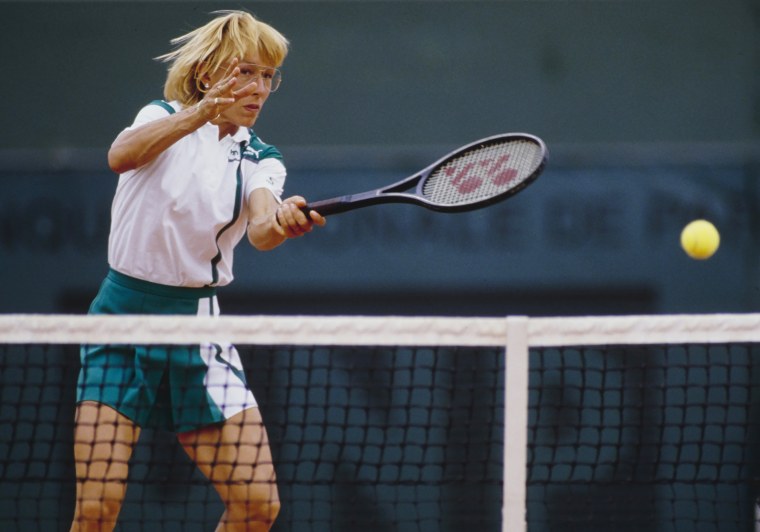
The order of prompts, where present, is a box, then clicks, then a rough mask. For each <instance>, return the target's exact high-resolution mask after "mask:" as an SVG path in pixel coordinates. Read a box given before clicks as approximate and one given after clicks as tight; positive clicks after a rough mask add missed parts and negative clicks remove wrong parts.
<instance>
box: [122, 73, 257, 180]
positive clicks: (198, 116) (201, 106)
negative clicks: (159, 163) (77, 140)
mask: <svg viewBox="0 0 760 532" xmlns="http://www.w3.org/2000/svg"><path fill="white" fill-rule="evenodd" d="M235 64H237V60H235ZM239 72H240V70H239V69H238V68H237V67H235V68H234V69H233V70H232V72H231V73H230V74H229V76H227V77H225V78H224V79H223V80H221V81H219V82H218V83H216V84H215V85H214V87H213V88H211V89H210V90H209V92H207V93H206V95H205V96H204V98H203V99H202V100H201V101H200V102H198V103H197V104H195V105H193V106H191V107H187V108H185V109H182V110H181V111H178V112H176V113H173V114H170V115H168V116H166V117H164V118H160V119H158V120H154V121H152V122H149V123H147V124H143V125H142V126H139V127H136V128H135V129H130V130H125V131H122V132H121V133H119V135H118V136H117V137H116V139H115V140H114V141H113V144H111V148H110V149H109V150H108V166H110V167H111V170H113V171H114V172H116V173H117V174H123V173H124V172H127V171H129V170H134V169H135V168H139V167H140V166H143V165H145V164H148V163H149V162H151V161H152V160H153V159H155V158H156V157H158V156H159V155H160V154H161V153H162V152H163V151H164V150H166V149H167V148H169V147H170V146H172V145H173V144H174V143H175V142H177V141H178V140H180V139H181V138H183V137H185V136H186V135H189V134H190V133H192V132H193V131H195V130H196V129H198V128H199V127H201V126H202V125H203V124H205V123H206V122H209V121H213V120H214V119H216V118H217V117H218V116H219V115H220V113H222V112H223V111H224V110H225V109H226V108H227V107H229V106H230V105H232V104H234V103H235V101H236V100H237V99H238V98H239V97H243V96H246V95H247V94H248V93H249V92H250V90H251V86H250V85H249V86H246V87H243V88H241V89H239V90H233V89H234V88H235V84H236V81H237V80H236V78H235V76H236V75H237V74H238V73H239ZM252 85H254V84H252ZM254 87H255V85H254Z"/></svg>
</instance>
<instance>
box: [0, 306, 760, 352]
mask: <svg viewBox="0 0 760 532" xmlns="http://www.w3.org/2000/svg"><path fill="white" fill-rule="evenodd" d="M510 320H512V321H513V322H514V321H515V320H519V321H520V323H522V324H524V326H525V327H527V331H526V333H527V344H528V345H529V346H535V347H542V346H543V347H547V346H560V345H567V346H570V345H614V344H622V343H624V344H642V345H644V344H650V345H651V344H669V343H723V342H760V314H698V315H688V314H684V315H651V316H609V317H604V316H588V317H558V318H524V317H512V318H510V317H507V318H493V317H482V318H464V317H451V318H449V317H399V316H380V317H368V316H222V317H215V318H214V317H211V318H210V317H185V316H79V315H42V314H6V315H0V342H2V343H39V344H44V343H70V344H77V343H86V342H88V343H95V342H111V343H146V344H147V343H160V342H164V343H182V342H187V343H198V342H207V341H229V342H234V343H241V344H260V345H397V346H402V345H439V346H503V345H506V343H507V336H508V334H507V330H508V323H509V322H510Z"/></svg>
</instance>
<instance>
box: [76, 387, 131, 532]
mask: <svg viewBox="0 0 760 532" xmlns="http://www.w3.org/2000/svg"><path fill="white" fill-rule="evenodd" d="M139 435H140V429H139V427H137V426H136V425H135V424H134V423H132V421H130V420H129V419H128V418H126V417H124V416H123V415H121V414H119V413H118V412H117V411H116V410H114V409H113V408H111V407H110V406H106V405H104V404H101V403H96V402H93V401H84V402H82V403H80V404H79V406H77V411H76V418H75V429H74V461H75V467H76V475H77V499H76V507H75V510H74V520H73V522H72V524H71V530H72V532H74V531H90V530H98V531H105V530H113V528H114V526H116V518H117V517H118V516H119V511H120V510H121V504H122V501H123V500H124V495H125V493H126V491H127V472H128V467H129V465H128V462H129V458H130V456H131V455H132V450H133V449H134V446H135V443H137V439H138V438H139Z"/></svg>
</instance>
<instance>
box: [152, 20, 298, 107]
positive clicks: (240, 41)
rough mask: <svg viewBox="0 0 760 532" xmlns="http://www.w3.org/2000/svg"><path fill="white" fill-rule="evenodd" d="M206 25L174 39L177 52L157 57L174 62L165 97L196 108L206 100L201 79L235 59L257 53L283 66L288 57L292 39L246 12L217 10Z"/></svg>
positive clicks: (272, 64)
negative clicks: (202, 100)
mask: <svg viewBox="0 0 760 532" xmlns="http://www.w3.org/2000/svg"><path fill="white" fill-rule="evenodd" d="M212 14H214V15H219V16H217V17H216V18H214V19H213V20H211V21H210V22H208V23H207V24H206V25H204V26H201V27H200V28H197V29H195V30H193V31H191V32H190V33H187V34H185V35H182V36H180V37H176V38H174V39H172V40H171V44H172V45H173V46H175V47H176V49H175V50H173V51H171V52H169V53H167V54H164V55H160V56H158V57H156V60H158V61H163V62H165V63H170V64H171V66H170V67H169V70H168V74H167V76H166V83H165V84H164V98H166V99H167V100H170V101H171V100H177V101H179V102H181V103H182V104H183V105H186V106H188V105H192V104H194V103H197V102H199V101H200V100H201V99H202V98H203V93H204V92H205V90H206V89H205V88H204V87H203V86H202V85H201V80H202V79H203V78H204V77H206V76H208V75H210V74H212V73H213V72H216V71H217V70H218V69H219V68H221V67H222V65H224V64H225V63H227V62H229V61H230V60H231V59H232V58H233V57H237V58H240V59H242V58H243V57H244V56H245V55H246V54H248V53H249V52H255V53H257V54H258V55H259V56H260V57H261V59H262V61H264V62H266V63H267V66H275V67H279V66H280V65H282V62H283V61H284V60H285V56H286V55H287V54H288V45H289V43H288V40H287V39H286V38H285V37H284V36H283V35H282V34H281V33H280V32H278V31H277V30H275V29H274V28H273V27H271V26H270V25H268V24H265V23H264V22H261V21H260V20H257V19H256V18H255V17H254V16H253V15H251V14H250V13H248V12H246V11H214V12H213V13H212Z"/></svg>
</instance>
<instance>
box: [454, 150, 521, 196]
mask: <svg viewBox="0 0 760 532" xmlns="http://www.w3.org/2000/svg"><path fill="white" fill-rule="evenodd" d="M508 160H509V154H505V155H501V156H499V157H497V158H496V159H483V160H482V161H477V162H470V163H467V164H465V165H464V166H462V167H455V166H450V167H448V168H446V169H444V174H445V175H446V177H449V178H451V184H452V185H453V186H454V188H456V189H457V190H458V191H459V193H460V194H462V195H465V194H471V193H472V192H475V191H476V190H478V189H479V188H480V187H481V186H482V185H483V182H484V181H485V179H484V178H483V177H481V176H482V175H487V176H488V178H489V179H490V181H491V183H493V184H494V185H496V186H497V187H504V186H507V185H509V183H511V182H512V180H513V179H514V178H515V177H517V173H518V172H517V170H516V169H515V168H511V167H509V166H506V164H507V161H508ZM473 170H478V172H477V173H475V174H472V173H471V172H472V171H473Z"/></svg>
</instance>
